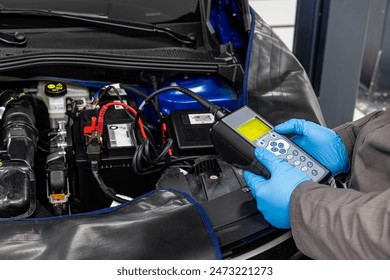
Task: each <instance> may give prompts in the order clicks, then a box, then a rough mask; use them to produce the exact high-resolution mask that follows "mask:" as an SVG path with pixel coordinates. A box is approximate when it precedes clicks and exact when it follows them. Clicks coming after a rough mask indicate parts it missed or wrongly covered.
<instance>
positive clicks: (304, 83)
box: [244, 11, 325, 125]
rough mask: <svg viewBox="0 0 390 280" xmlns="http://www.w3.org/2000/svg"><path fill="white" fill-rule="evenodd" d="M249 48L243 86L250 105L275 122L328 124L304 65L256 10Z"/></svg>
mask: <svg viewBox="0 0 390 280" xmlns="http://www.w3.org/2000/svg"><path fill="white" fill-rule="evenodd" d="M247 52H248V53H247V59H246V65H245V82H246V83H244V88H245V87H246V92H247V93H248V100H247V102H248V106H249V107H251V108H252V109H253V110H254V111H256V112H257V113H258V114H260V115H261V116H263V117H264V118H265V119H266V120H268V121H269V122H270V123H272V124H273V125H277V124H279V123H282V122H284V121H286V120H288V119H291V118H301V119H306V120H310V121H313V122H317V123H320V124H325V121H324V118H323V115H322V112H321V108H320V106H319V103H318V100H317V96H316V95H315V93H314V90H313V88H312V86H311V83H310V80H309V78H308V76H307V74H306V72H305V70H304V69H303V67H302V65H301V64H300V63H299V61H298V60H297V58H296V57H295V56H294V54H293V53H292V52H291V51H290V50H289V49H288V48H287V47H286V45H285V44H284V43H283V42H282V41H281V40H280V38H279V36H278V35H277V34H276V33H275V32H274V31H273V30H272V28H270V27H269V26H268V25H267V24H266V23H265V22H264V21H263V19H262V18H261V17H260V16H259V15H258V14H256V13H255V12H254V11H252V30H251V34H250V39H249V43H248V50H247ZM244 91H245V89H244Z"/></svg>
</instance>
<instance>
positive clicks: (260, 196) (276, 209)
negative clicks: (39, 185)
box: [243, 147, 310, 229]
mask: <svg viewBox="0 0 390 280" xmlns="http://www.w3.org/2000/svg"><path fill="white" fill-rule="evenodd" d="M255 156H256V158H257V160H258V161H260V162H261V163H262V164H263V165H264V166H265V167H266V168H267V169H268V170H269V172H270V173H271V178H270V179H268V180H266V179H264V178H263V177H262V176H259V175H256V174H253V173H251V172H248V171H244V172H243V177H244V179H245V181H246V183H247V184H248V186H249V188H250V189H251V191H252V195H253V196H254V198H255V199H256V201H257V209H259V210H260V212H261V213H263V215H264V218H265V219H266V220H267V221H268V222H269V223H270V224H271V225H273V226H274V227H277V228H286V229H287V228H290V227H291V224H290V196H291V193H292V192H293V190H294V189H295V188H296V187H297V186H298V185H299V184H300V183H301V182H303V181H309V180H310V178H309V177H308V176H306V174H305V173H303V172H301V171H300V170H298V169H297V168H295V167H293V166H292V165H290V164H288V163H287V162H285V161H283V159H280V158H278V157H277V156H275V155H274V154H273V153H271V152H270V151H268V150H266V149H264V148H260V147H258V148H256V149H255Z"/></svg>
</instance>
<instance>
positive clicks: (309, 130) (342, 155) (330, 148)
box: [275, 119, 349, 176]
mask: <svg viewBox="0 0 390 280" xmlns="http://www.w3.org/2000/svg"><path fill="white" fill-rule="evenodd" d="M275 131H276V132H278V133H280V134H288V133H295V134H297V135H295V136H294V137H292V138H291V140H292V141H294V142H295V143H296V144H297V145H298V146H300V147H301V148H302V149H304V150H305V151H306V152H308V153H309V154H310V155H311V156H312V157H313V158H315V159H316V160H317V161H319V162H320V163H321V164H322V165H324V166H325V167H326V168H328V169H329V170H330V171H331V172H332V174H333V176H335V175H337V174H340V173H348V172H349V159H348V155H347V152H346V150H345V146H344V143H343V141H342V140H341V138H340V136H338V134H337V133H336V132H334V131H333V130H331V129H329V128H326V127H323V126H320V125H318V124H315V123H313V122H309V121H305V120H298V119H291V120H288V121H286V122H284V123H282V124H279V125H277V126H276V127H275Z"/></svg>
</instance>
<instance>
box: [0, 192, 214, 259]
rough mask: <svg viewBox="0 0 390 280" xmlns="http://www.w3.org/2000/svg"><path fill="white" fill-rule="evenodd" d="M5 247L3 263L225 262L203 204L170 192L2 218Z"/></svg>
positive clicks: (2, 248)
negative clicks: (49, 214) (79, 209)
mask: <svg viewBox="0 0 390 280" xmlns="http://www.w3.org/2000/svg"><path fill="white" fill-rule="evenodd" d="M0 244H1V246H0V259H144V260H145V259H220V258H221V251H220V248H219V245H218V241H217V238H216V236H215V234H214V232H213V230H212V227H211V224H210V222H209V220H208V218H207V216H206V214H205V212H204V211H203V209H202V208H201V207H200V205H199V204H198V203H197V202H195V201H194V200H193V199H192V198H191V197H190V196H188V195H187V194H185V193H182V192H178V191H175V190H167V189H162V190H156V191H153V192H151V193H149V194H147V195H144V196H142V197H139V198H137V199H135V200H133V201H131V202H128V203H125V204H122V205H120V206H117V207H113V208H105V209H102V210H98V211H94V212H89V213H85V214H76V215H72V216H60V217H53V218H37V219H18V220H1V221H0Z"/></svg>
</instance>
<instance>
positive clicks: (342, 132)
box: [333, 111, 384, 162]
mask: <svg viewBox="0 0 390 280" xmlns="http://www.w3.org/2000/svg"><path fill="white" fill-rule="evenodd" d="M383 113H384V111H377V112H373V113H371V114H369V115H367V116H364V117H363V118H361V119H358V120H356V121H354V122H348V123H345V124H343V125H340V126H338V127H336V128H334V129H333V130H334V131H335V132H336V133H337V134H338V135H339V136H340V138H341V140H343V143H344V146H345V150H346V152H347V155H348V158H349V162H351V161H352V153H353V149H354V147H355V141H356V137H357V135H358V134H359V132H360V131H361V130H362V128H363V127H364V126H366V125H367V123H369V122H370V121H371V120H373V119H375V118H377V117H379V116H380V115H381V114H383Z"/></svg>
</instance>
